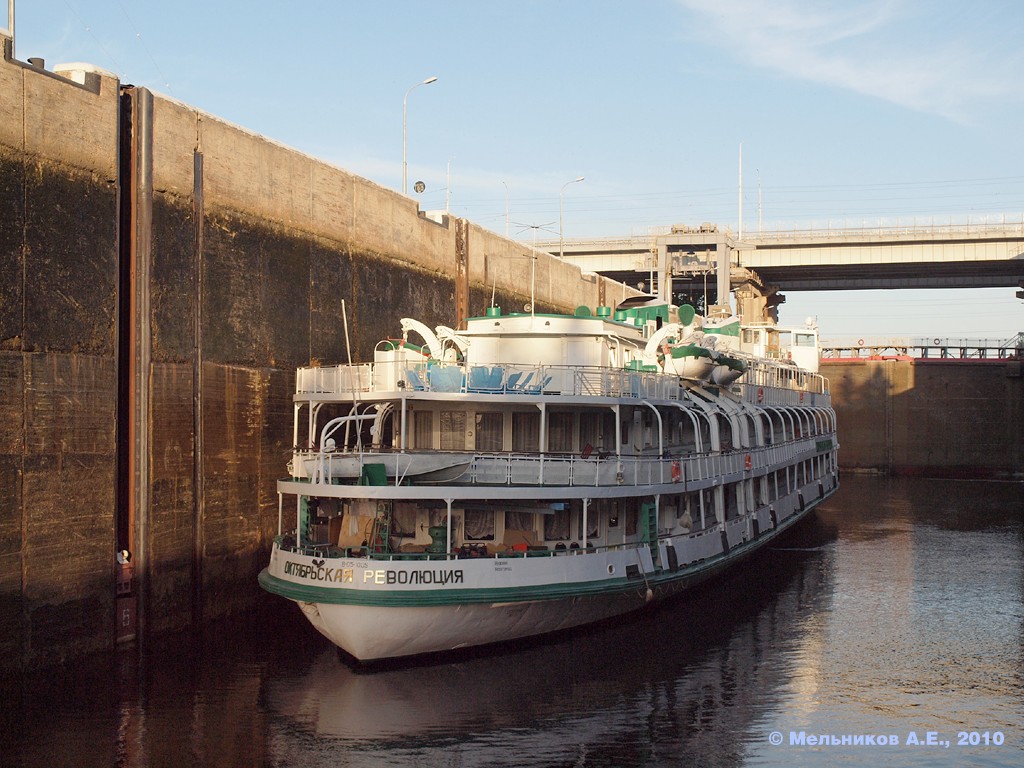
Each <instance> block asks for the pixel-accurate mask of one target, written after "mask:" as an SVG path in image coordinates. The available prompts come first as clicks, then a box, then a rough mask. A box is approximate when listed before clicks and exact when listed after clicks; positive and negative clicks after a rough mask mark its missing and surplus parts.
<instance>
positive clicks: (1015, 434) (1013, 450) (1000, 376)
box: [822, 359, 1024, 479]
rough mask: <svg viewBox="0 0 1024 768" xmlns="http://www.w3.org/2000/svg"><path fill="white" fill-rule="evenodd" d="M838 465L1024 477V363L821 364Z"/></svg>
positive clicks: (875, 361)
mask: <svg viewBox="0 0 1024 768" xmlns="http://www.w3.org/2000/svg"><path fill="white" fill-rule="evenodd" d="M822 374H823V375H824V376H826V377H827V378H828V379H829V382H830V384H831V388H832V401H833V406H834V407H835V410H836V414H837V417H838V421H839V425H838V426H839V435H840V445H841V448H840V452H839V465H840V467H842V468H845V469H869V470H879V471H884V472H892V473H898V474H927V475H932V476H946V477H993V478H996V477H998V478H1014V477H1016V478H1018V479H1019V478H1022V477H1024V448H1022V441H1021V437H1020V436H1021V432H1022V428H1024V424H1022V417H1024V379H1022V378H1021V363H1020V362H1019V361H996V360H987V361H985V360H895V359H890V360H856V361H841V362H839V361H822Z"/></svg>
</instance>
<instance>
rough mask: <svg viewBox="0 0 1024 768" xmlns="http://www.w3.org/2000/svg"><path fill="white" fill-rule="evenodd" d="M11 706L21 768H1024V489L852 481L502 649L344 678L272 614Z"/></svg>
mask: <svg viewBox="0 0 1024 768" xmlns="http://www.w3.org/2000/svg"><path fill="white" fill-rule="evenodd" d="M4 694H5V695H4V699H3V701H4V717H3V721H2V722H0V725H2V726H4V727H3V734H2V735H0V764H3V765H15V766H47V768H49V767H50V766H61V765H66V766H93V765H95V766H111V765H121V766H164V765H166V766H189V765H195V766H206V765H216V766H331V767H332V768H342V767H345V766H353V767H356V766H402V767H406V766H407V767H410V768H412V767H413V766H415V767H416V768H422V767H423V766H434V765H444V766H524V765H530V766H682V765H698V766H740V765H755V766H768V765H826V764H828V765H836V764H838V765H843V764H847V765H878V764H880V763H883V762H884V763H885V764H887V765H894V766H909V765H929V766H954V765H988V766H1018V765H1021V764H1024V741H1022V739H1024V729H1022V723H1024V491H1022V486H1021V485H1019V484H997V483H973V482H971V483H969V482H955V481H940V480H920V479H915V480H905V479H900V480H890V479H883V478H873V477H844V479H843V486H842V488H841V490H840V492H839V494H837V495H836V496H835V497H833V498H832V499H830V500H829V501H828V502H827V503H826V504H825V505H823V506H822V507H820V508H819V509H818V510H817V511H816V512H815V513H814V514H813V515H812V516H811V517H809V518H808V519H807V520H806V521H805V522H803V523H802V524H801V525H800V526H799V527H798V529H797V530H795V531H793V532H792V534H791V535H789V536H788V537H787V538H786V539H785V540H784V541H782V542H780V543H779V544H778V546H775V547H774V548H773V549H772V550H771V551H768V552H765V553H763V554H762V555H760V556H758V557H757V558H756V559H754V560H753V561H750V562H749V563H747V564H746V565H743V566H740V568H739V569H736V570H734V571H733V572H732V573H731V574H729V575H728V576H727V577H726V578H724V579H720V580H718V581H715V582H713V583H711V584H709V585H707V586H706V587H704V588H702V589H700V590H699V591H696V592H694V593H692V594H690V595H687V596H684V597H683V598H681V599H679V600H676V601H674V602H672V603H669V604H666V605H662V606H659V607H656V608H655V609H654V610H651V611H649V612H646V613H644V614H641V615H640V616H638V617H635V618H633V619H631V620H628V621H621V622H617V623H615V624H613V625H610V626H606V627H602V628H599V629H596V630H591V631H586V632H582V633H576V634H572V635H569V636H563V637H559V638H556V639H551V640H546V641H543V642H534V643H532V644H528V645H525V646H524V647H521V648H517V649H505V650H504V652H503V653H500V654H494V653H478V654H475V655H473V656H463V657H459V658H457V659H449V660H446V661H444V662H442V663H435V664H431V665H417V666H411V667H410V666H406V667H399V668H384V669H376V670H373V671H370V672H367V671H363V670H355V669H353V668H351V667H349V666H348V665H346V664H345V663H344V662H343V661H342V660H341V659H340V658H339V656H338V654H337V653H336V652H335V651H334V649H333V647H332V646H330V645H329V644H328V643H327V641H326V640H324V639H323V638H321V637H320V636H319V635H318V634H317V633H316V632H315V631H314V630H312V628H310V627H309V626H308V625H307V624H306V623H305V621H304V620H302V619H301V617H300V615H299V613H298V610H297V609H295V608H294V606H292V605H290V604H282V601H278V600H276V599H272V598H268V599H267V600H266V601H265V603H264V605H262V606H261V608H260V610H259V611H257V612H254V613H253V614H251V615H248V616H246V617H243V618H242V619H240V620H236V621H231V622H225V623H221V624H218V625H216V626H213V627H210V628H207V629H206V630H205V631H204V634H203V636H201V637H176V638H167V639H162V640H160V641H158V642H152V643H150V644H149V645H147V646H146V648H145V649H143V650H142V651H141V652H140V651H138V650H137V649H124V650H121V651H119V652H118V654H117V655H116V656H115V657H114V658H107V657H103V658H98V659H97V658H93V659H89V660H87V661H85V662H82V663H79V664H76V665H75V666H74V667H73V668H68V669H63V670H60V671H57V672H49V673H47V674H45V675H33V676H32V677H31V678H29V679H27V680H25V681H7V683H6V689H5V691H4ZM883 738H884V741H885V743H884V744H880V742H881V741H882V739H883ZM890 739H892V740H893V741H894V742H895V743H892V744H890V743H889V740H890ZM822 740H824V741H825V742H826V743H824V744H822V743H820V742H821V741H822ZM844 740H845V741H847V742H848V743H846V744H844V743H843V741H844ZM776 741H781V743H778V744H776V743H774V742H776ZM833 741H835V744H833V743H832V742H833ZM929 741H931V742H932V743H929ZM958 741H961V742H963V743H958ZM908 742H909V743H908ZM915 742H919V743H915ZM997 742H998V743H997ZM947 743H948V746H947V745H946V744H947Z"/></svg>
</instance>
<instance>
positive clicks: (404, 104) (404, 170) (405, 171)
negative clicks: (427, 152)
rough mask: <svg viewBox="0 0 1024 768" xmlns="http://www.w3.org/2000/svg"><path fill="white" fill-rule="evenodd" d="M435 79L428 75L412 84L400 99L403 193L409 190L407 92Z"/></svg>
mask: <svg viewBox="0 0 1024 768" xmlns="http://www.w3.org/2000/svg"><path fill="white" fill-rule="evenodd" d="M436 81H437V78H436V77H428V78H427V79H426V80H424V81H423V82H422V83H416V85H414V86H412V87H411V88H409V90H407V91H406V92H405V98H403V99H402V194H403V195H405V194H408V191H409V190H408V186H409V185H408V181H407V179H408V168H409V164H408V162H407V161H406V135H407V131H406V125H407V122H406V115H407V112H408V102H409V94H410V93H412V92H413V90H414V89H416V88H419V87H420V86H421V85H430V84H431V83H433V82H436Z"/></svg>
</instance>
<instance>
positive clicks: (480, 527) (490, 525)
mask: <svg viewBox="0 0 1024 768" xmlns="http://www.w3.org/2000/svg"><path fill="white" fill-rule="evenodd" d="M465 534H466V538H467V539H472V540H474V541H494V513H493V512H490V511H487V510H483V509H467V510H466V529H465Z"/></svg>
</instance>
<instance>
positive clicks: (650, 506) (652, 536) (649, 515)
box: [640, 501, 658, 566]
mask: <svg viewBox="0 0 1024 768" xmlns="http://www.w3.org/2000/svg"><path fill="white" fill-rule="evenodd" d="M640 519H641V521H642V525H643V528H642V530H643V532H644V540H645V541H646V542H647V546H648V547H650V550H651V560H652V561H653V562H654V564H655V566H657V565H658V510H657V505H655V503H654V502H653V501H645V502H644V503H643V504H641V505H640Z"/></svg>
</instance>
